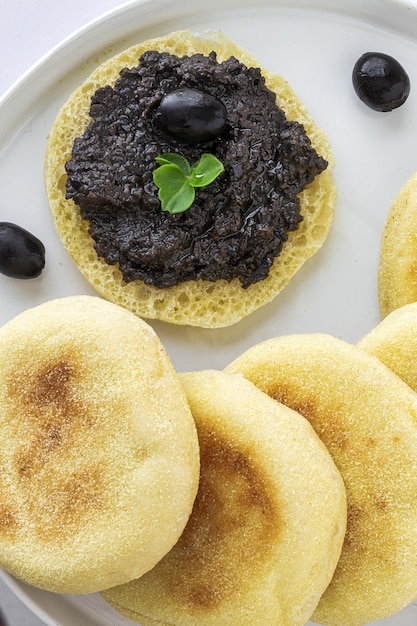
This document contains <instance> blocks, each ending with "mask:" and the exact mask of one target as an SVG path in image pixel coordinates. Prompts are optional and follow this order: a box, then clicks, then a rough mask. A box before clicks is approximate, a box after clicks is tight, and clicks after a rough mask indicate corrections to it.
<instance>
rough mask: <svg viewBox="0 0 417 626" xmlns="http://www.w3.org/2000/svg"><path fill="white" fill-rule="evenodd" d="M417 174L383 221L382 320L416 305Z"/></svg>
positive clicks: (407, 183) (381, 260)
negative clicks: (395, 311) (407, 305)
mask: <svg viewBox="0 0 417 626" xmlns="http://www.w3.org/2000/svg"><path fill="white" fill-rule="evenodd" d="M416 250H417V172H416V173H415V174H413V175H412V176H411V177H410V178H409V179H408V180H407V182H406V183H405V184H404V186H403V187H402V188H401V189H400V191H399V192H398V194H397V196H396V198H395V199H394V202H393V204H392V205H391V207H390V210H389V212H388V215H387V219H386V221H385V225H384V229H383V233H382V240H381V251H380V260H379V273H378V293H379V304H380V309H381V314H382V317H385V316H386V315H388V314H389V313H391V312H392V311H393V310H394V309H398V308H399V307H401V306H403V305H405V304H410V303H411V302H416V301H417V252H416Z"/></svg>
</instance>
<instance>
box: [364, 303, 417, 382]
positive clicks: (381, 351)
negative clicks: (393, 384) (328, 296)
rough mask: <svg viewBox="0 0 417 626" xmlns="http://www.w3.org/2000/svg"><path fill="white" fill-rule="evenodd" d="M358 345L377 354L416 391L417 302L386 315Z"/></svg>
mask: <svg viewBox="0 0 417 626" xmlns="http://www.w3.org/2000/svg"><path fill="white" fill-rule="evenodd" d="M358 346H359V347H360V348H362V349H363V350H366V351H367V352H371V353H372V354H374V355H375V356H377V357H378V359H379V360H380V361H382V362H383V363H385V365H386V366H387V367H389V368H390V370H392V371H393V372H395V373H396V374H397V376H399V377H400V378H402V380H404V381H405V382H406V383H407V385H409V387H411V389H413V391H417V302H416V303H414V302H413V303H411V304H406V305H404V306H402V307H400V308H399V309H396V310H394V311H393V312H392V313H390V314H389V315H387V317H386V318H385V319H383V320H382V322H380V323H379V324H378V325H377V326H376V327H375V328H373V329H372V330H371V331H370V332H369V333H368V334H367V335H366V336H365V337H363V339H361V341H360V342H359V343H358Z"/></svg>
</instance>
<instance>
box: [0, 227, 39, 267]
mask: <svg viewBox="0 0 417 626" xmlns="http://www.w3.org/2000/svg"><path fill="white" fill-rule="evenodd" d="M44 267H45V247H44V245H43V243H42V242H41V241H39V239H37V238H36V237H35V236H34V235H32V234H31V233H30V232H28V231H27V230H25V229H24V228H21V227H20V226H17V225H16V224H11V223H10V222H0V273H2V274H5V276H10V277H11V278H36V277H37V276H39V275H40V273H41V272H42V270H43V268H44Z"/></svg>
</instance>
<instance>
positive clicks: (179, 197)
mask: <svg viewBox="0 0 417 626" xmlns="http://www.w3.org/2000/svg"><path fill="white" fill-rule="evenodd" d="M194 198H195V189H194V187H191V186H190V185H188V184H187V183H185V184H184V185H183V186H182V187H181V189H178V191H177V192H176V193H174V194H173V195H172V196H170V197H169V198H166V199H165V200H164V202H162V201H161V208H162V210H163V211H168V213H172V214H174V213H183V212H184V211H186V210H187V209H189V208H190V206H191V205H192V203H193V202H194Z"/></svg>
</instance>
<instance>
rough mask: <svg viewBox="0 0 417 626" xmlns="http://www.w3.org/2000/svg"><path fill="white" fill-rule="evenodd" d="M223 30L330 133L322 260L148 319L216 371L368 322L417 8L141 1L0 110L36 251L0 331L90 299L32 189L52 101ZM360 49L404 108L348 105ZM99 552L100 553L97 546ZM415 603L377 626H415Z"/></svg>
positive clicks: (67, 605) (25, 593) (88, 31)
mask: <svg viewBox="0 0 417 626" xmlns="http://www.w3.org/2000/svg"><path fill="white" fill-rule="evenodd" d="M184 27H191V28H193V29H195V30H203V29H206V28H215V29H221V30H223V31H224V32H225V33H226V34H227V35H229V36H230V37H232V38H233V39H235V40H236V41H237V42H238V43H239V44H240V45H241V46H243V47H244V48H246V49H248V50H249V51H250V52H252V54H253V55H254V56H256V57H257V58H258V59H259V61H260V63H261V64H263V65H265V66H266V67H268V68H269V69H270V70H272V71H275V72H277V73H281V74H282V75H283V76H284V77H285V78H287V79H288V81H289V82H290V83H291V85H292V86H293V88H294V89H295V90H296V91H297V93H298V94H299V96H301V98H302V99H303V100H304V102H305V103H306V105H307V107H308V109H309V111H310V113H311V114H312V116H313V117H314V118H315V120H316V121H317V122H318V123H319V124H320V125H321V126H322V127H323V128H324V129H325V131H326V132H327V134H328V136H329V137H330V139H331V141H332V144H333V148H334V152H335V157H336V162H337V167H336V170H335V177H336V183H337V186H338V193H339V201H338V206H337V212H336V217H335V221H334V225H333V228H332V231H331V234H330V236H329V238H328V240H327V241H326V243H325V245H324V247H323V248H322V250H321V251H320V252H319V253H318V254H317V255H316V256H315V257H313V259H311V260H310V261H309V262H308V263H307V264H306V265H305V266H304V267H303V268H302V270H300V271H299V273H298V274H297V275H296V277H295V278H294V279H293V280H292V281H291V283H290V284H289V285H288V286H287V287H286V289H285V290H284V292H283V293H282V294H281V295H280V296H279V297H278V298H277V299H276V300H275V301H274V302H273V303H271V304H270V305H267V306H265V307H264V308H263V309H261V310H259V311H257V312H256V313H254V314H252V315H251V316H249V317H248V318H247V319H245V320H243V321H242V322H240V323H238V324H236V325H235V326H233V327H231V328H228V329H221V330H199V329H193V328H187V327H174V326H169V325H168V324H164V323H159V322H151V324H152V326H153V327H154V328H155V330H156V331H157V333H158V334H159V336H160V338H161V340H162V342H163V343H164V345H165V347H166V348H167V350H168V353H169V354H170V356H171V358H172V360H173V363H174V365H175V367H176V368H177V369H178V370H179V371H183V370H189V369H193V370H194V369H203V368H223V367H224V366H225V365H226V364H227V363H228V362H230V361H231V360H232V359H233V358H235V357H236V356H237V355H238V354H240V353H241V352H242V351H243V350H245V349H246V348H248V347H249V346H251V345H253V344H254V343H256V342H258V341H261V340H263V339H266V338H268V337H271V336H274V335H278V334H286V333H303V332H310V331H323V332H327V333H330V334H332V335H334V336H337V337H341V338H342V339H345V340H347V341H349V342H353V343H354V342H356V341H357V340H359V339H360V338H361V337H362V336H363V335H364V334H365V333H367V332H368V331H369V330H370V329H371V328H372V327H373V326H375V325H376V324H377V323H378V321H379V319H380V316H379V310H378V302H377V270H378V257H379V244H380V236H381V231H382V227H383V224H384V221H385V217H386V214H387V211H388V209H389V207H390V205H391V203H392V201H393V199H394V197H395V196H396V194H397V192H398V191H399V189H400V187H401V186H402V185H403V184H404V183H405V181H406V180H407V179H408V177H409V176H410V175H411V173H413V172H414V171H415V170H417V150H416V148H415V135H416V131H417V105H416V98H417V89H416V86H417V75H416V74H417V42H416V40H415V38H414V36H415V33H416V32H417V5H412V4H411V3H406V2H398V1H397V2H394V1H392V0H385V1H380V2H378V1H377V0H373V1H369V2H367V3H366V7H365V3H364V2H363V1H362V0H350V2H349V3H346V2H345V1H344V0H321V1H320V0H310V1H309V0H305V1H302V0H297V1H292V2H290V0H287V2H285V0H282V1H280V0H275V1H274V0H210V2H207V3H199V2H196V1H195V0H152V1H147V0H144V1H143V2H134V3H130V4H128V5H125V6H124V7H121V8H120V9H117V10H115V11H113V12H111V13H110V14H106V15H105V16H104V17H103V18H101V19H99V20H97V21H95V22H93V23H91V24H89V25H88V26H87V27H85V28H83V29H82V30H80V31H78V32H77V33H75V34H74V35H73V36H72V37H70V38H69V39H67V40H66V41H64V42H63V44H61V45H60V46H58V47H57V48H55V49H54V50H53V51H52V52H51V53H50V54H49V55H47V56H46V57H44V58H43V59H42V60H41V61H40V62H39V63H38V64H37V65H36V66H35V67H34V68H33V69H32V70H31V71H30V72H28V73H27V74H26V75H25V76H24V77H23V78H22V80H21V81H19V82H18V83H17V84H16V85H15V86H14V87H13V88H12V89H11V90H9V91H8V92H7V93H6V95H5V96H4V98H3V99H2V100H0V118H1V128H0V188H1V190H2V201H1V202H2V212H1V219H2V220H3V221H13V222H18V223H19V224H21V225H22V226H24V227H26V228H28V229H29V230H31V231H32V232H33V233H35V234H36V235H38V236H39V237H40V238H41V239H42V240H43V242H44V243H45V244H46V249H47V266H46V269H45V271H44V273H43V274H42V276H41V277H40V278H39V279H36V280H33V281H29V282H27V281H16V280H13V279H9V278H6V277H4V276H0V292H1V307H0V323H4V322H6V321H7V320H8V319H10V318H11V317H13V316H14V315H15V314H17V313H19V312H20V311H22V310H24V309H26V308H28V307H30V306H33V305H36V304H38V303H41V302H43V301H46V300H49V299H51V298H55V297H60V296H66V295H71V294H77V293H93V292H92V290H91V288H90V287H89V286H88V284H87V283H86V282H85V280H84V279H83V277H82V276H81V275H80V273H79V272H78V270H77V269H76V268H75V267H74V265H73V263H72V261H71V260H70V258H69V257H68V255H67V254H66V253H65V251H64V250H63V248H62V246H61V244H60V241H59V240H58V238H57V236H56V234H55V230H54V227H53V223H52V219H51V217H50V214H49V210H48V205H47V202H46V198H45V193H44V188H43V157H44V151H45V146H46V141H47V134H48V131H49V128H50V127H51V125H52V122H53V120H54V118H55V115H56V114H57V112H58V109H59V107H60V105H61V104H62V103H63V102H64V100H65V99H66V98H67V96H68V95H69V94H70V93H71V91H72V90H73V89H74V88H75V87H76V86H77V85H78V84H79V83H80V82H81V81H82V80H83V79H84V78H85V77H86V76H87V75H88V74H89V73H90V72H91V70H92V69H93V68H94V67H95V66H96V65H97V63H99V62H101V61H103V60H104V59H105V58H107V57H109V56H110V55H112V54H114V53H115V52H117V51H119V50H121V49H123V48H125V47H127V46H129V45H131V44H133V43H135V42H138V41H140V40H143V39H145V38H148V37H150V36H156V35H160V34H163V33H166V32H169V31H172V30H174V29H177V28H184ZM369 50H376V51H382V52H386V53H388V54H391V55H393V56H394V57H396V58H397V59H398V60H399V61H400V62H401V63H402V64H403V65H404V66H405V68H406V69H407V71H408V73H409V75H410V79H411V85H412V89H411V95H410V97H409V100H408V101H407V103H406V104H405V105H404V106H403V107H401V108H400V109H397V110H396V111H394V112H392V113H385V114H382V113H375V112H373V111H371V110H370V109H368V108H367V107H365V106H364V105H363V104H362V103H361V102H360V101H359V100H358V98H357V97H356V95H355V94H354V92H353V88H352V84H351V72H352V68H353V65H354V63H355V61H356V59H357V58H358V57H359V56H360V55H361V54H362V53H363V52H366V51H369ZM103 549H105V546H103ZM3 577H4V579H5V580H6V582H7V584H9V585H10V586H11V588H12V590H13V591H14V592H15V593H16V595H18V596H19V597H20V598H21V599H22V600H23V601H24V602H25V603H26V604H27V605H28V607H29V608H30V609H31V610H32V611H33V612H34V613H35V614H36V615H37V616H38V617H39V618H40V619H42V620H43V621H44V622H45V624H47V625H49V626H56V625H59V626H80V625H81V626H122V625H124V626H127V625H128V624H131V622H129V620H126V619H123V618H122V617H120V616H119V615H117V614H116V613H115V612H114V611H113V610H111V609H110V608H109V607H108V606H107V605H106V603H105V602H104V601H103V600H102V599H101V597H100V596H99V595H98V594H93V595H88V596H64V595H56V594H50V593H47V592H43V591H39V590H36V589H33V588H29V587H26V586H25V585H23V584H21V583H19V582H16V581H14V580H12V579H11V578H10V577H9V576H7V575H6V574H3ZM416 618H417V605H415V604H414V605H411V606H409V607H407V608H406V609H405V610H404V611H402V612H401V613H400V614H398V615H396V616H394V617H391V618H389V619H387V620H384V621H383V622H382V621H381V622H378V623H379V624H385V625H386V626H388V625H389V626H394V625H395V626H415V624H416Z"/></svg>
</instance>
